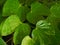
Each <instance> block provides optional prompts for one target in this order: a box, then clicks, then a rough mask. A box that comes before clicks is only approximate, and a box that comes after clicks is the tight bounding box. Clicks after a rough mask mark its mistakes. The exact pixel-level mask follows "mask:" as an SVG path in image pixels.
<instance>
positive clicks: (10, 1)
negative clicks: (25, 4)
mask: <svg viewBox="0 0 60 45" xmlns="http://www.w3.org/2000/svg"><path fill="white" fill-rule="evenodd" d="M19 5H20V4H19V2H18V0H7V1H6V3H5V4H4V6H3V16H9V15H11V14H16V13H17V11H18V8H19Z"/></svg>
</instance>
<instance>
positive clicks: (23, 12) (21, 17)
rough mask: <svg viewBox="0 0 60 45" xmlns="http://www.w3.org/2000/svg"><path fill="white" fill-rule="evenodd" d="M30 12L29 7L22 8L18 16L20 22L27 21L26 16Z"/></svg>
mask: <svg viewBox="0 0 60 45" xmlns="http://www.w3.org/2000/svg"><path fill="white" fill-rule="evenodd" d="M29 11H30V9H29V8H28V7H27V6H20V8H19V10H18V12H17V15H18V16H19V18H20V20H21V21H22V22H24V21H25V19H26V14H27V13H28V12H29Z"/></svg>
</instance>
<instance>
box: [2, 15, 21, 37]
mask: <svg viewBox="0 0 60 45" xmlns="http://www.w3.org/2000/svg"><path fill="white" fill-rule="evenodd" d="M20 23H21V22H20V20H19V17H18V16H16V15H11V16H9V17H8V18H7V19H6V21H5V22H4V24H3V27H2V36H6V35H9V34H11V33H12V32H14V29H15V28H16V27H17V26H18V25H19V24H20Z"/></svg>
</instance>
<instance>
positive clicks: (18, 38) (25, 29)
mask: <svg viewBox="0 0 60 45" xmlns="http://www.w3.org/2000/svg"><path fill="white" fill-rule="evenodd" d="M29 34H30V26H29V25H28V24H20V25H19V26H18V27H17V28H16V31H15V33H14V37H13V41H14V44H15V45H20V44H21V42H22V39H23V38H24V37H25V36H27V35H29Z"/></svg>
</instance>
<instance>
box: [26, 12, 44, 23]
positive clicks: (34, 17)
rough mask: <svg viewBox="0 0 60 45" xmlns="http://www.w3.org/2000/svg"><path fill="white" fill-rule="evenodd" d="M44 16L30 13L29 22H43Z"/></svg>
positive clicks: (28, 15)
mask: <svg viewBox="0 0 60 45" xmlns="http://www.w3.org/2000/svg"><path fill="white" fill-rule="evenodd" d="M43 19H44V18H43V16H41V15H36V14H35V13H30V12H29V13H28V14H27V20H28V21H29V22H30V23H32V24H36V23H37V22H38V21H39V20H43Z"/></svg>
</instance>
